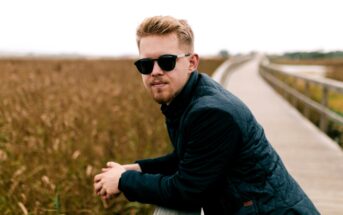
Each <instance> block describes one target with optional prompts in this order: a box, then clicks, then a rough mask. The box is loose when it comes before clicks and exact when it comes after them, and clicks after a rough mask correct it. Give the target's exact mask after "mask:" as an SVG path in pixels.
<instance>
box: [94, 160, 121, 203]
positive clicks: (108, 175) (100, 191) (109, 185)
mask: <svg viewBox="0 0 343 215" xmlns="http://www.w3.org/2000/svg"><path fill="white" fill-rule="evenodd" d="M125 171H126V170H125V168H124V167H123V166H122V165H120V164H118V163H115V162H108V163H107V168H103V169H102V173H100V174H98V175H96V176H95V177H94V190H95V192H96V194H97V195H99V196H101V197H102V198H104V199H108V198H111V197H112V196H114V195H117V194H119V193H120V190H119V188H118V185H119V179H120V177H121V175H122V174H123V173H124V172H125Z"/></svg>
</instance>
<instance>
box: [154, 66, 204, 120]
mask: <svg viewBox="0 0 343 215" xmlns="http://www.w3.org/2000/svg"><path fill="white" fill-rule="evenodd" d="M198 76H199V74H198V72H197V71H193V72H192V73H191V75H190V77H189V79H188V81H187V83H186V84H185V86H184V87H183V89H182V90H181V92H180V93H179V94H178V95H177V96H176V97H175V98H174V99H173V100H172V102H171V103H170V104H169V105H166V104H162V105H161V111H162V113H163V114H164V115H165V117H166V118H167V119H170V120H172V119H174V120H175V119H179V118H180V117H181V115H182V114H183V112H184V110H185V109H186V107H187V106H188V104H189V103H190V101H191V97H192V93H193V90H194V88H195V85H196V83H197V80H198Z"/></svg>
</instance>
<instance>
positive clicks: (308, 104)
mask: <svg viewBox="0 0 343 215" xmlns="http://www.w3.org/2000/svg"><path fill="white" fill-rule="evenodd" d="M259 72H260V74H261V76H262V77H263V78H264V79H265V80H266V81H268V82H269V83H270V84H271V85H272V86H274V87H276V88H278V89H279V90H281V91H282V92H283V93H285V94H288V95H290V96H291V97H292V98H293V99H295V100H294V101H295V102H296V101H297V100H298V101H301V102H302V103H303V104H304V105H305V107H304V113H303V114H304V115H305V116H306V117H307V118H308V115H309V110H310V108H312V109H315V110H316V111H317V112H319V114H320V121H319V127H320V129H321V130H322V131H323V132H327V129H328V120H330V121H332V122H335V123H338V124H340V125H343V116H341V115H339V114H337V113H336V112H334V111H332V110H331V109H329V107H328V99H329V92H330V91H335V92H338V93H341V94H343V83H342V82H339V81H334V80H329V79H326V78H314V77H308V76H305V75H301V74H293V73H289V72H285V71H282V70H280V69H278V68H275V67H273V66H272V65H271V64H270V63H269V61H268V60H267V59H264V60H262V61H261V63H260V66H259ZM279 76H286V77H289V78H292V79H293V80H302V81H304V83H305V90H304V93H301V92H299V91H297V90H296V89H295V88H293V87H291V86H289V85H288V84H286V83H285V82H283V81H281V80H280V79H279V78H277V77H279ZM310 84H315V85H318V86H320V88H321V101H320V102H317V101H315V100H313V99H311V98H310V96H309V95H310V91H309V86H310ZM342 112H343V110H342Z"/></svg>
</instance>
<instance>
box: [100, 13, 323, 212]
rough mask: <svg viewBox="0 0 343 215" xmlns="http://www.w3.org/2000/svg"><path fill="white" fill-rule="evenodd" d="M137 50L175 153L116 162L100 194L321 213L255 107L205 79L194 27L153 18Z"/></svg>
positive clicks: (140, 33) (170, 204)
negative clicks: (254, 112) (280, 153)
mask: <svg viewBox="0 0 343 215" xmlns="http://www.w3.org/2000/svg"><path fill="white" fill-rule="evenodd" d="M137 44H138V49H139V55H140V57H141V59H140V60H138V61H136V62H135V65H136V66H137V69H138V71H139V72H140V73H141V74H142V79H143V83H144V86H145V88H146V89H147V90H148V91H149V93H150V94H151V96H152V97H153V99H154V100H155V101H156V102H158V103H159V104H161V110H162V112H163V114H164V115H165V117H166V124H167V128H168V133H169V136H170V140H171V142H172V144H173V147H174V151H173V152H172V153H170V154H168V155H165V156H163V157H160V158H155V159H146V160H140V161H137V162H136V163H135V164H128V165H120V164H118V163H115V162H109V163H108V164H107V167H106V168H104V169H103V172H102V173H100V174H98V175H96V176H95V178H94V189H95V191H96V193H97V194H98V195H100V196H102V197H103V198H110V197H112V196H114V195H116V194H119V193H120V192H123V193H124V195H125V196H126V197H127V198H128V200H130V201H139V202H143V203H149V204H155V205H158V206H161V207H163V208H168V209H173V210H176V211H189V212H196V213H198V214H200V208H203V211H204V213H205V214H206V215H207V214H215V215H220V214H318V212H317V210H316V208H315V207H314V205H313V204H312V202H311V201H310V200H309V198H308V197H307V196H306V194H305V193H304V192H303V190H302V189H301V188H300V187H299V185H298V184H297V183H296V182H295V180H294V179H293V178H292V177H291V176H290V175H289V173H288V172H287V170H286V169H285V167H284V165H283V163H282V161H281V159H280V157H279V156H278V155H277V153H276V152H275V151H274V149H273V148H272V146H271V145H270V144H269V142H268V140H267V139H266V137H265V135H264V132H263V129H262V127H261V126H260V125H259V124H258V123H257V122H256V120H255V118H254V117H253V115H252V114H251V112H250V111H249V110H248V108H247V107H246V106H245V105H244V104H243V103H242V102H241V101H240V100H239V99H238V98H236V97H235V96H234V95H232V94H231V93H229V92H228V91H226V90H225V89H224V88H222V87H221V86H220V85H219V84H217V83H216V82H214V81H213V80H212V79H210V78H209V77H208V76H206V75H205V74H201V73H198V72H197V70H196V69H197V66H198V63H199V56H198V55H197V54H195V53H194V50H193V49H194V48H193V32H192V30H191V28H190V26H189V25H188V24H187V22H186V21H184V20H177V19H175V18H172V17H168V16H166V17H164V16H157V17H151V18H147V19H146V20H144V21H143V22H142V23H141V25H140V26H139V28H138V30H137ZM168 209H163V210H168ZM159 210H160V209H159ZM180 213H181V212H180Z"/></svg>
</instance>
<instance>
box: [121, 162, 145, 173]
mask: <svg viewBox="0 0 343 215" xmlns="http://www.w3.org/2000/svg"><path fill="white" fill-rule="evenodd" d="M123 167H124V168H125V170H134V171H137V172H142V169H141V167H140V166H139V164H138V163H134V164H124V165H123Z"/></svg>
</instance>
